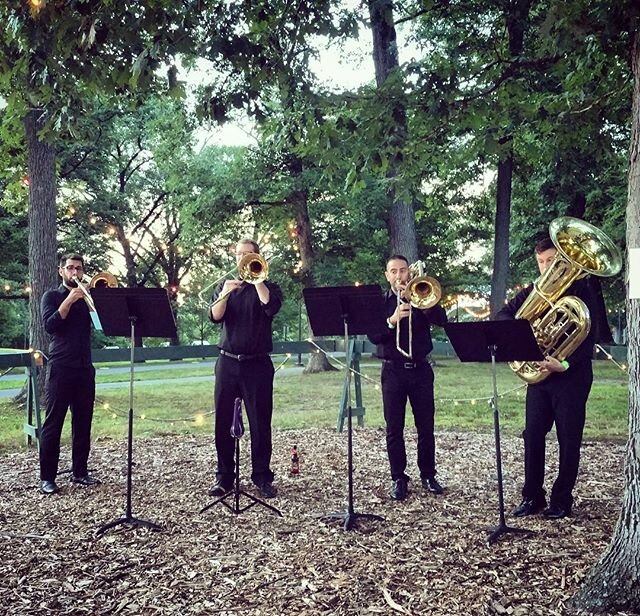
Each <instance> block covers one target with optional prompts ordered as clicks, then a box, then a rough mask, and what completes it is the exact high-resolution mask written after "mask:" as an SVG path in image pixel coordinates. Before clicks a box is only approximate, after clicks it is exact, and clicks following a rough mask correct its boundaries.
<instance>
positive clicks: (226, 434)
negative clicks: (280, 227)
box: [209, 239, 282, 498]
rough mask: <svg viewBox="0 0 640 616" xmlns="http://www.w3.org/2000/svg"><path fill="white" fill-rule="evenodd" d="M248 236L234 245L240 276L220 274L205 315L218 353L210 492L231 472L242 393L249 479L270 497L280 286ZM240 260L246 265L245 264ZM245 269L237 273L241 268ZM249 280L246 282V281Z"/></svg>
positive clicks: (229, 483) (219, 490)
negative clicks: (214, 330)
mask: <svg viewBox="0 0 640 616" xmlns="http://www.w3.org/2000/svg"><path fill="white" fill-rule="evenodd" d="M259 252H260V249H259V246H258V244H257V243H256V242H254V241H253V240H250V239H242V240H240V241H239V242H238V244H237V245H236V252H235V256H236V263H237V265H238V269H239V270H240V276H242V277H243V279H241V280H239V279H234V280H226V281H225V282H224V283H221V284H220V285H219V286H218V287H217V289H216V290H215V292H214V294H213V303H212V305H211V309H210V318H211V320H212V321H213V322H214V323H222V333H221V335H220V342H219V347H220V357H219V358H218V361H217V362H216V367H215V389H214V404H215V442H216V452H217V456H218V466H217V470H216V482H215V484H214V485H213V486H212V487H211V489H210V490H209V494H210V495H211V496H222V495H224V494H226V493H227V492H229V491H230V490H231V489H232V487H233V481H234V478H235V467H234V442H233V438H232V437H231V435H230V428H231V423H232V420H233V410H234V402H235V399H236V398H242V400H243V401H244V404H245V409H246V411H247V419H248V420H249V428H250V433H251V466H252V473H251V480H252V481H253V482H254V484H255V485H256V486H257V487H258V491H259V493H260V495H261V496H262V497H263V498H273V497H274V496H275V495H276V489H275V488H274V487H273V472H272V471H271V468H270V464H271V448H272V446H271V415H272V412H273V375H274V370H273V363H272V362H271V358H270V356H269V353H270V352H271V351H272V349H273V341H272V331H271V327H272V321H273V317H274V316H275V315H276V314H277V312H278V310H280V306H281V305H282V291H281V290H280V287H279V286H278V285H277V284H275V283H273V282H271V281H267V280H266V269H267V265H266V261H264V259H262V257H260V256H259ZM245 263H247V265H246V266H245ZM245 269H246V270H247V272H248V273H247V274H244V275H243V271H244V270H245ZM248 283H250V284H248Z"/></svg>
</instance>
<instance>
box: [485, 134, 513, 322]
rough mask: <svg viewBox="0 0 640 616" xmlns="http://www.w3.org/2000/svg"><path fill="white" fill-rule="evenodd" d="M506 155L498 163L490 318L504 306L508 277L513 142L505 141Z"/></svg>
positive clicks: (510, 140)
mask: <svg viewBox="0 0 640 616" xmlns="http://www.w3.org/2000/svg"><path fill="white" fill-rule="evenodd" d="M506 145H507V147H508V153H507V154H506V156H505V157H504V158H503V159H502V160H501V161H500V162H499V163H498V180H497V182H498V186H497V194H496V217H495V238H494V247H493V274H492V276H491V300H490V307H491V316H492V317H494V316H495V314H496V313H497V312H498V311H499V310H500V309H501V308H502V306H503V305H504V300H505V298H506V296H507V278H508V277H509V222H510V221H511V180H512V177H513V141H512V139H508V140H507V144H506Z"/></svg>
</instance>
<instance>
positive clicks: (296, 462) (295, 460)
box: [289, 445, 300, 475]
mask: <svg viewBox="0 0 640 616" xmlns="http://www.w3.org/2000/svg"><path fill="white" fill-rule="evenodd" d="M289 473H290V474H291V475H298V474H299V473H300V454H299V453H298V446H297V445H294V446H293V449H292V450H291V468H290V469H289Z"/></svg>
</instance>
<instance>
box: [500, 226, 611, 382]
mask: <svg viewBox="0 0 640 616" xmlns="http://www.w3.org/2000/svg"><path fill="white" fill-rule="evenodd" d="M549 236H550V237H551V241H552V242H553V245H554V246H555V247H556V250H557V253H556V256H555V257H554V259H553V261H552V262H551V264H550V265H549V267H548V268H547V269H546V270H545V272H544V273H543V274H542V275H541V276H540V277H539V278H538V280H536V282H535V283H534V284H533V290H532V291H531V293H530V294H529V296H528V297H527V299H526V300H525V301H524V303H523V304H522V306H520V308H519V309H518V312H516V315H515V318H516V319H527V320H528V321H530V322H531V327H532V329H533V333H534V334H535V337H536V340H537V342H538V346H539V347H540V350H541V351H542V353H543V354H544V355H545V357H546V356H547V355H550V356H551V357H555V358H556V359H557V360H558V361H563V360H564V359H566V358H567V357H568V356H569V355H571V354H572V353H573V352H574V351H575V350H576V349H577V348H578V347H579V346H580V344H581V343H582V342H583V341H584V339H585V338H586V337H587V335H588V334H589V329H590V328H591V315H590V314H589V309H588V308H587V306H586V304H585V303H584V302H583V301H582V300H581V299H579V298H578V297H575V296H573V295H569V296H564V297H562V296H563V294H564V293H565V292H566V291H567V289H568V288H569V287H570V286H571V284H572V283H573V282H574V281H575V280H578V279H579V278H583V277H585V276H587V275H588V274H592V275H594V276H603V277H609V276H615V275H616V274H617V273H618V272H619V271H620V268H621V267H622V255H621V254H620V251H619V250H618V248H617V247H616V246H615V244H614V243H613V242H612V241H611V239H610V238H609V237H608V236H607V235H606V234H605V233H604V232H603V231H601V230H600V229H598V228H597V227H594V226H593V225H590V224H589V223H588V222H585V221H584V220H581V219H579V218H572V217H571V216H561V217H560V218H556V219H554V220H552V221H551V224H550V225H549ZM509 365H510V366H511V369H512V370H513V371H514V372H515V373H516V374H517V375H518V376H519V377H520V378H521V379H523V380H524V381H526V382H527V383H529V384H530V385H531V384H534V383H540V382H541V381H543V380H544V379H546V378H547V377H548V376H549V373H548V372H546V371H544V370H541V369H540V367H539V366H538V363H537V362H511V363H510V364H509Z"/></svg>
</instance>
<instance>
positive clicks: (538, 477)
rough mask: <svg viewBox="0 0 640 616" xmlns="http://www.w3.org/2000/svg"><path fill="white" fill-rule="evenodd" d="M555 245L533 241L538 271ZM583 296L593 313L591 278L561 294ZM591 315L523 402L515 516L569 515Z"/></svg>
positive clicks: (509, 311) (548, 362)
mask: <svg viewBox="0 0 640 616" xmlns="http://www.w3.org/2000/svg"><path fill="white" fill-rule="evenodd" d="M556 253H557V248H556V246H555V244H554V243H553V241H552V239H551V237H548V236H547V237H544V238H543V239H541V240H540V241H538V242H537V244H536V245H535V257H536V262H537V264H538V269H539V270H540V274H544V272H545V271H546V270H547V269H548V268H549V266H550V265H551V264H552V263H553V262H554V259H555V258H556ZM533 291H534V285H530V286H528V287H526V288H524V289H523V290H522V291H520V292H519V293H518V294H517V295H516V296H515V297H514V298H513V299H512V300H511V301H510V302H509V303H507V304H506V305H505V307H504V308H503V309H502V310H500V312H499V313H498V314H497V315H496V319H513V318H517V317H519V316H520V315H518V314H517V313H518V310H519V309H520V307H521V306H522V305H523V304H524V303H525V300H527V298H528V297H529V296H530V295H531V294H532V292H533ZM563 296H564V297H567V296H575V297H577V298H578V299H580V300H582V301H583V302H584V304H585V305H586V308H587V309H588V311H589V312H590V313H591V314H594V312H595V310H596V307H597V304H596V298H595V295H594V293H593V290H592V288H591V286H590V284H589V280H588V279H587V278H580V279H578V280H575V281H574V282H573V283H572V284H571V285H570V286H569V287H568V289H567V290H566V291H565V293H564V294H563ZM591 322H592V321H591V319H589V318H588V315H587V325H586V327H587V328H588V332H587V334H586V337H585V338H584V340H583V341H582V342H581V343H580V345H579V346H578V347H577V348H576V349H575V351H573V352H572V353H571V354H570V355H569V356H567V357H566V358H565V359H563V360H562V361H560V360H559V359H558V358H556V357H553V356H551V355H547V356H546V358H545V360H544V361H542V362H540V363H539V366H538V368H539V370H540V372H541V377H542V379H541V380H538V381H537V382H530V383H529V385H528V387H527V397H526V403H525V428H524V432H523V438H524V476H525V479H524V486H523V488H522V502H521V503H520V505H519V506H518V507H517V508H516V509H515V510H514V511H513V515H514V516H516V517H523V516H528V515H532V514H536V513H539V512H540V511H542V512H543V516H544V517H545V518H547V519H558V518H563V517H565V516H568V515H571V507H572V505H573V496H572V491H573V487H574V486H575V483H576V479H577V476H578V465H579V462H580V445H581V443H582V430H583V428H584V423H585V415H586V404H587V398H588V396H589V391H590V390H591V383H592V381H593V372H592V367H591V357H592V354H593V345H594V342H595V340H594V338H595V336H594V332H593V329H594V328H593V326H592V325H591ZM554 423H555V426H556V435H557V438H558V446H559V449H560V460H559V468H558V476H557V478H556V480H555V482H554V484H553V487H552V489H551V498H550V503H549V507H547V501H546V492H545V490H544V487H543V484H544V467H545V438H546V435H547V433H548V432H549V431H550V430H551V427H552V426H553V424H554Z"/></svg>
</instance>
